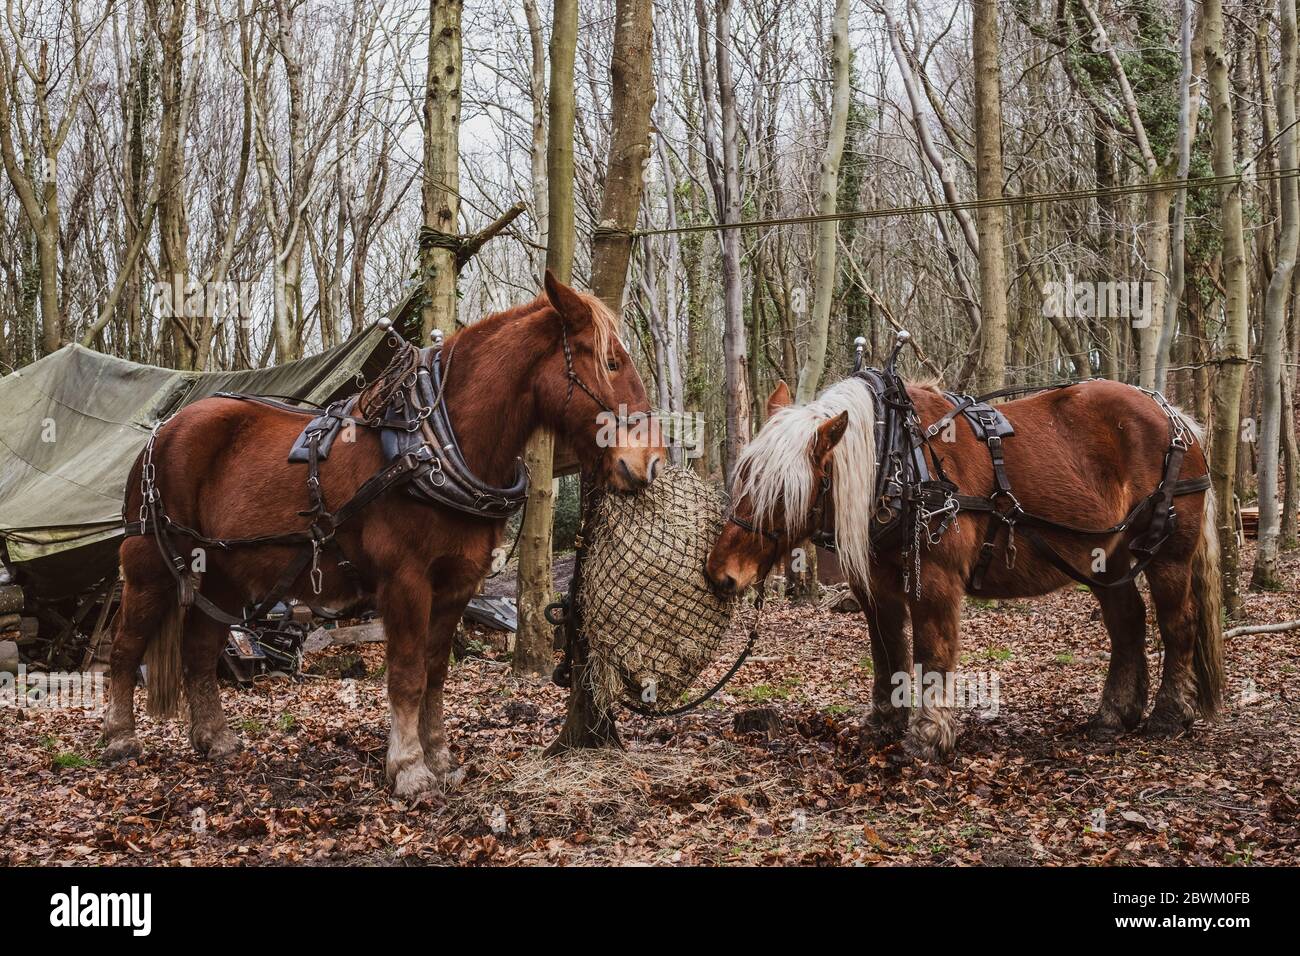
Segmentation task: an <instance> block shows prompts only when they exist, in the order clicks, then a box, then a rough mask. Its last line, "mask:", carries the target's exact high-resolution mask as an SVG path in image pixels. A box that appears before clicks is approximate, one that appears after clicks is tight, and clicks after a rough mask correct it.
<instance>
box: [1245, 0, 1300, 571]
mask: <svg viewBox="0 0 1300 956" xmlns="http://www.w3.org/2000/svg"><path fill="white" fill-rule="evenodd" d="M1278 8H1279V14H1280V22H1281V47H1282V68H1281V70H1280V71H1279V72H1278V74H1277V121H1278V126H1279V128H1280V129H1281V141H1280V143H1279V145H1278V160H1277V163H1278V170H1279V172H1281V171H1282V170H1290V169H1294V168H1295V166H1296V153H1297V150H1296V131H1295V124H1296V9H1295V0H1279V2H1278ZM1280 186H1281V193H1280V209H1279V214H1280V216H1281V225H1282V235H1281V239H1280V241H1279V242H1278V249H1277V260H1276V264H1275V266H1274V268H1273V275H1272V277H1271V278H1270V279H1269V283H1268V291H1267V293H1266V294H1265V299H1264V333H1263V336H1262V338H1261V340H1260V353H1261V366H1260V392H1261V399H1262V401H1261V405H1262V409H1261V411H1262V414H1261V416H1260V427H1259V443H1258V448H1259V551H1258V553H1257V555H1256V557H1255V568H1254V572H1253V574H1252V575H1251V587H1252V588H1254V589H1257V590H1265V589H1275V588H1277V587H1278V586H1279V583H1280V582H1279V580H1278V575H1277V557H1278V539H1279V536H1280V535H1281V530H1282V529H1281V514H1280V507H1279V502H1278V471H1279V458H1280V456H1281V445H1282V414H1283V411H1284V408H1283V404H1282V399H1283V394H1284V390H1283V388H1282V375H1283V363H1282V357H1283V353H1284V352H1285V351H1286V318H1287V305H1288V303H1289V300H1290V298H1291V277H1292V273H1293V271H1294V270H1295V260H1296V248H1297V245H1300V196H1298V195H1297V189H1296V181H1295V179H1294V177H1291V176H1287V177H1284V178H1282V180H1281V182H1280Z"/></svg>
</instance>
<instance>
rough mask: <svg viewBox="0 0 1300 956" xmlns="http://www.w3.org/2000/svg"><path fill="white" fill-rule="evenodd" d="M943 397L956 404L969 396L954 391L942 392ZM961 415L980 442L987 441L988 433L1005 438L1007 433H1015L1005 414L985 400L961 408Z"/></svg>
mask: <svg viewBox="0 0 1300 956" xmlns="http://www.w3.org/2000/svg"><path fill="white" fill-rule="evenodd" d="M943 397H944V398H946V399H948V401H950V402H952V403H953V405H954V406H956V405H960V404H961V403H962V402H964V401H966V400H967V399H968V398H969V397H970V396H968V395H958V394H956V393H955V392H944V393H943ZM962 415H963V416H964V417H965V418H966V421H967V422H969V423H970V427H971V431H973V432H974V433H975V437H976V438H978V439H979V440H980V441H982V442H987V441H988V440H989V436H990V435H994V436H996V437H998V438H1006V437H1007V436H1008V435H1014V434H1015V433H1016V430H1015V428H1014V427H1013V426H1012V424H1011V421H1010V420H1009V419H1008V418H1007V416H1006V415H1003V414H1002V412H1001V411H999V410H998V409H996V408H994V407H993V406H992V405H990V404H988V403H987V402H972V403H971V404H970V405H968V406H967V407H966V408H964V409H962Z"/></svg>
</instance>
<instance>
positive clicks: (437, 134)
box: [420, 0, 461, 342]
mask: <svg viewBox="0 0 1300 956" xmlns="http://www.w3.org/2000/svg"><path fill="white" fill-rule="evenodd" d="M460 19H461V0H429V67H428V74H427V76H428V81H427V85H426V87H425V94H424V184H423V188H422V197H423V206H424V231H423V234H422V238H421V250H420V264H421V267H422V269H423V272H424V294H425V300H426V301H425V303H424V309H423V310H422V312H421V317H420V335H421V338H422V341H423V342H428V341H429V338H430V336H431V335H432V334H433V330H434V329H440V330H441V331H442V332H443V333H444V334H446V335H450V334H451V333H452V332H454V331H456V273H457V267H456V255H457V252H458V250H459V242H460V236H459V232H458V224H459V219H460V84H461V40H460Z"/></svg>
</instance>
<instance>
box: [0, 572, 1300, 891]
mask: <svg viewBox="0 0 1300 956" xmlns="http://www.w3.org/2000/svg"><path fill="white" fill-rule="evenodd" d="M1285 561H1286V563H1285V567H1284V569H1283V573H1284V574H1285V575H1286V577H1287V580H1288V583H1289V585H1290V590H1287V591H1283V592H1271V593H1268V594H1264V595H1255V594H1250V595H1248V596H1247V598H1246V601H1247V604H1246V608H1247V611H1248V614H1249V617H1250V620H1251V622H1252V623H1255V622H1260V621H1268V620H1279V619H1286V618H1289V617H1295V616H1297V612H1298V611H1300V595H1297V592H1296V589H1295V585H1296V580H1297V577H1300V568H1297V557H1296V556H1295V555H1288V556H1286V559H1285ZM1243 566H1246V567H1248V566H1249V561H1246V562H1243ZM1095 607H1096V605H1095V602H1094V601H1093V600H1092V598H1091V597H1090V595H1087V594H1084V593H1081V592H1079V591H1076V590H1073V589H1070V590H1066V591H1063V592H1060V593H1058V594H1056V595H1052V596H1050V597H1049V598H1047V599H1045V600H1043V601H1024V602H1010V603H1003V604H1001V605H1000V606H997V607H977V606H975V605H973V604H972V605H969V606H968V607H967V608H966V611H965V615H964V620H963V646H962V657H961V666H962V667H963V668H968V669H971V670H979V671H989V672H993V673H996V674H997V676H998V678H999V681H1000V688H1001V701H1000V706H999V713H998V714H997V715H996V716H994V717H983V716H980V715H978V714H977V713H975V712H966V713H963V714H962V716H961V717H960V720H961V725H962V734H961V736H960V738H959V739H958V754H957V757H956V758H955V759H954V761H953V762H952V763H951V764H950V765H917V764H915V763H913V762H911V761H910V760H909V759H908V758H907V757H906V756H905V755H904V754H903V753H902V751H901V749H900V748H899V747H898V746H897V745H896V744H888V745H883V744H881V743H880V742H878V741H876V740H875V739H874V738H872V737H871V735H870V734H869V733H868V734H866V735H864V734H863V732H862V726H863V724H864V722H865V717H866V709H867V705H868V702H869V701H870V695H871V684H872V673H871V657H870V648H869V644H868V640H867V635H866V628H865V624H864V621H863V620H862V617H861V615H859V614H843V613H832V612H830V611H821V610H810V609H808V608H805V607H791V606H784V607H783V606H771V605H769V610H768V611H767V613H765V615H764V622H763V636H762V641H761V644H760V653H759V654H758V655H756V656H755V657H754V658H751V660H750V661H749V662H748V663H747V664H746V665H745V667H744V668H742V670H741V672H740V673H739V674H738V675H737V677H736V678H735V680H734V681H733V682H732V684H731V685H730V686H729V687H728V688H727V689H726V690H725V691H724V692H723V693H721V694H720V695H719V696H718V697H717V698H716V699H715V700H713V701H710V702H709V703H708V704H707V705H705V707H703V708H701V709H700V710H698V711H695V712H693V713H691V714H687V715H683V716H681V717H678V718H674V719H671V720H663V721H651V720H645V719H641V718H637V717H631V716H626V715H625V716H624V718H623V719H622V720H621V727H622V734H623V739H624V740H625V742H626V743H627V746H628V749H627V750H626V751H622V752H601V753H593V754H577V755H568V756H565V757H561V758H556V759H545V758H543V757H542V756H541V750H542V748H543V747H544V746H545V745H546V744H547V743H549V742H550V741H551V740H552V739H553V738H554V736H555V735H556V733H557V732H558V729H559V725H560V722H561V721H562V718H563V711H564V704H565V692H564V691H563V690H561V689H559V688H557V687H554V686H553V685H551V684H548V683H535V682H530V681H519V680H516V679H515V678H513V677H512V675H511V673H510V670H509V667H508V666H506V665H505V664H504V663H503V662H502V661H500V660H497V659H494V657H493V652H492V651H489V653H488V656H487V657H483V658H471V659H468V660H465V661H463V662H461V663H458V664H457V665H456V666H455V667H454V668H453V669H452V672H451V676H450V678H449V681H448V688H447V690H448V694H447V723H448V737H449V740H450V742H451V745H452V749H453V752H454V755H455V757H456V758H457V760H458V761H459V762H460V764H461V766H462V769H463V771H464V775H465V777H464V780H463V782H462V783H461V784H460V785H459V786H458V787H456V788H454V789H453V790H452V791H451V792H449V793H447V794H443V795H433V796H430V797H427V798H425V799H422V800H418V801H402V800H394V799H393V798H392V797H391V795H390V794H389V793H388V792H387V790H386V789H385V786H384V774H383V759H384V752H385V749H386V734H387V726H388V724H387V720H388V715H387V701H386V692H385V687H384V682H383V670H382V668H383V648H382V647H380V646H364V647H361V648H355V649H354V648H348V649H346V651H344V650H340V649H335V650H334V651H333V654H331V652H330V651H328V650H327V651H324V652H322V653H320V654H317V655H314V656H313V658H312V660H311V664H312V670H313V671H314V672H315V673H316V674H319V675H322V676H318V677H315V678H312V679H307V680H303V681H301V682H292V681H287V680H265V681H259V682H258V683H257V684H256V685H255V686H254V687H253V688H251V689H248V690H239V689H236V688H233V687H225V688H223V689H222V699H223V702H224V705H225V707H226V709H227V714H228V716H229V718H230V721H231V725H232V727H234V728H235V729H236V730H237V732H239V733H240V735H241V737H242V738H243V739H244V743H245V750H244V752H242V753H241V754H240V755H239V756H238V757H236V758H235V759H233V760H232V761H230V762H228V763H225V764H215V765H214V764H209V763H206V762H204V761H201V760H199V759H197V758H196V757H195V756H194V755H193V752H192V750H191V749H190V747H189V743H188V740H187V739H186V735H185V728H184V727H183V726H182V725H181V724H180V723H175V722H173V723H165V724H160V723H158V722H155V721H153V720H151V719H150V718H148V717H145V716H141V717H140V737H141V740H142V741H143V743H144V744H145V748H146V752H145V754H144V755H143V756H142V757H141V758H140V759H138V760H136V761H133V762H131V763H129V764H127V765H125V766H113V767H100V766H96V765H95V764H94V761H95V759H96V758H97V756H98V753H99V751H98V747H97V743H96V741H97V738H98V736H99V732H100V726H99V721H98V719H97V718H95V717H93V716H90V715H86V714H83V713H80V712H72V711H44V710H35V709H33V710H28V711H18V710H14V709H2V710H0V752H2V753H3V760H4V765H5V766H6V767H7V768H8V773H6V774H5V775H4V776H3V777H2V778H0V864H10V865H15V864H58V863H69V862H77V863H87V864H108V865H122V864H132V865H139V864H169V865H178V866H190V865H213V864H216V865H247V864H313V865H337V864H351V865H359V864H367V863H410V862H436V863H447V864H458V865H520V864H523V865H529V864H531V865H561V864H562V865H606V864H646V863H651V864H669V865H678V864H681V865H695V864H706V865H708V864H715V865H725V864H733V863H747V864H770V865H788V864H798V865H842V864H868V865H875V864H926V863H942V864H970V865H981V864H994V865H1025V864H1050V865H1064V864H1117V865H1118V864H1125V865H1128V864H1159V863H1185V864H1250V863H1255V864H1260V863H1265V864H1293V865H1294V864H1295V863H1297V862H1300V853H1298V852H1297V846H1298V842H1297V841H1298V839H1300V838H1298V834H1297V822H1298V820H1300V802H1298V801H1300V794H1298V793H1297V788H1296V769H1297V761H1298V760H1300V739H1298V738H1297V730H1296V728H1297V724H1298V722H1297V719H1296V718H1297V716H1298V715H1297V703H1296V696H1297V695H1296V694H1295V692H1294V690H1293V688H1292V681H1293V680H1294V679H1295V676H1296V674H1297V673H1300V650H1298V649H1297V645H1296V642H1295V641H1294V638H1293V636H1292V635H1287V634H1260V635H1247V636H1243V637H1239V638H1234V639H1232V640H1230V641H1229V642H1228V648H1227V658H1228V659H1227V665H1228V674H1229V690H1228V699H1227V700H1226V701H1225V708H1224V714H1223V716H1222V717H1221V718H1220V719H1219V720H1218V721H1216V722H1214V723H1211V724H1201V725H1198V727H1197V729H1196V732H1195V733H1194V734H1193V735H1192V736H1190V737H1187V738H1182V739H1178V740H1172V741H1166V740H1147V739H1145V738H1142V737H1140V736H1137V735H1130V736H1126V737H1123V738H1120V739H1119V740H1116V741H1112V742H1109V743H1098V742H1094V741H1091V740H1089V739H1087V738H1086V737H1084V736H1082V735H1081V734H1079V733H1078V727H1079V725H1080V724H1081V723H1082V722H1083V721H1084V720H1085V719H1086V718H1087V717H1088V716H1089V714H1090V712H1091V710H1092V709H1093V708H1094V707H1095V705H1096V701H1097V698H1098V695H1099V693H1100V689H1101V684H1102V682H1103V680H1104V678H1105V668H1106V664H1107V660H1106V658H1107V651H1108V647H1109V645H1108V641H1107V638H1106V634H1105V631H1104V629H1103V626H1102V625H1101V623H1100V622H1099V621H1097V620H1094V619H1093V617H1094V611H1095ZM1150 634H1151V637H1150V640H1149V642H1148V649H1149V651H1150V654H1149V665H1150V669H1151V674H1152V691H1153V693H1154V689H1155V686H1156V681H1157V680H1158V675H1159V666H1160V661H1159V642H1158V638H1156V637H1155V634H1156V631H1155V628H1154V625H1152V627H1151V628H1150ZM743 639H744V638H743V635H741V634H736V635H733V637H732V638H729V640H728V644H727V645H726V646H724V648H723V649H722V651H721V652H720V654H719V661H718V663H716V664H715V665H714V666H713V667H712V668H711V669H710V670H709V671H708V672H706V674H705V675H703V676H702V677H701V683H702V684H704V683H707V682H709V681H711V680H715V679H716V678H717V677H718V676H720V675H721V673H722V671H723V669H724V668H725V667H727V666H729V664H730V660H729V659H728V654H732V655H734V653H735V651H736V650H738V649H739V647H740V646H741V643H743ZM345 652H346V654H347V655H348V658H347V660H343V658H342V655H343V653H345ZM496 653H499V651H498V652H496ZM345 673H346V674H347V675H348V677H347V679H344V678H343V677H342V676H340V675H343V674H345ZM756 703H761V706H762V708H763V709H764V710H765V711H770V712H771V714H770V717H771V718H772V719H771V720H764V722H763V724H762V726H761V727H756V728H755V729H754V730H752V731H751V730H750V725H749V724H747V723H745V722H744V721H742V722H741V725H740V728H739V729H737V727H736V726H734V723H733V719H734V717H735V715H736V714H737V713H738V712H741V711H746V710H749V709H752V708H753V707H754V706H755V704H756ZM769 726H770V727H776V728H778V729H779V732H774V733H769V732H767V731H766V728H767V727H769ZM56 757H58V758H60V759H54V758H56ZM74 758H75V759H74Z"/></svg>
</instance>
